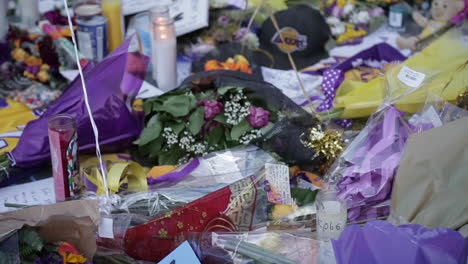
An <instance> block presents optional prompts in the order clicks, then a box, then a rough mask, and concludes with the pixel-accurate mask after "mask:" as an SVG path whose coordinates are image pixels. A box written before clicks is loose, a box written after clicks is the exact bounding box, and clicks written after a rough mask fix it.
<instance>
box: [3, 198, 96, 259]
mask: <svg viewBox="0 0 468 264" xmlns="http://www.w3.org/2000/svg"><path fill="white" fill-rule="evenodd" d="M99 220H100V214H99V209H98V204H97V201H93V200H79V201H69V202H63V203H57V204H51V205H45V206H35V207H30V208H26V209H24V210H18V211H13V212H8V213H4V214H0V241H2V240H3V239H5V238H6V237H7V236H9V235H10V234H12V233H13V232H15V231H16V230H19V229H21V228H22V227H23V226H25V225H27V226H30V227H39V234H40V235H41V237H42V238H43V239H44V240H45V241H46V242H53V241H66V242H69V243H71V244H73V245H74V246H75V247H76V248H77V249H78V250H79V251H80V252H82V253H83V254H84V255H85V256H86V258H88V259H92V258H93V255H94V253H95V252H96V249H97V247H96V238H95V232H96V229H97V226H98V224H99Z"/></svg>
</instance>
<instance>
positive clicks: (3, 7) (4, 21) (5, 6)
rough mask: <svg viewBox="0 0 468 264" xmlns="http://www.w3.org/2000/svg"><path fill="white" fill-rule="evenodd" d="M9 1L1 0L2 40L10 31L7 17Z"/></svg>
mask: <svg viewBox="0 0 468 264" xmlns="http://www.w3.org/2000/svg"><path fill="white" fill-rule="evenodd" d="M7 9H8V1H7V0H0V41H1V40H4V39H5V36H6V34H7V32H8V20H7V18H6V14H7Z"/></svg>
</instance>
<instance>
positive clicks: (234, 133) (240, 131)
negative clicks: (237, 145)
mask: <svg viewBox="0 0 468 264" xmlns="http://www.w3.org/2000/svg"><path fill="white" fill-rule="evenodd" d="M252 129H253V127H251V126H250V124H249V122H248V121H247V119H244V120H242V121H241V122H240V123H239V124H237V125H235V126H234V127H233V128H232V130H231V138H232V139H233V140H238V139H239V138H240V137H241V136H242V135H244V134H245V133H246V132H248V131H250V130H252Z"/></svg>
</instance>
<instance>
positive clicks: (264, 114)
mask: <svg viewBox="0 0 468 264" xmlns="http://www.w3.org/2000/svg"><path fill="white" fill-rule="evenodd" d="M248 119H249V124H250V125H251V126H252V127H253V128H262V127H264V126H266V125H267V124H268V120H269V119H270V112H269V111H268V110H265V109H263V108H261V107H255V106H251V107H250V114H249V117H248Z"/></svg>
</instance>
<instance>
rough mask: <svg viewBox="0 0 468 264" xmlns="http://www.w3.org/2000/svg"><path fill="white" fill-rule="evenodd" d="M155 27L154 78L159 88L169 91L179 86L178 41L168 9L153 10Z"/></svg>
mask: <svg viewBox="0 0 468 264" xmlns="http://www.w3.org/2000/svg"><path fill="white" fill-rule="evenodd" d="M151 20H152V27H153V48H152V64H153V78H154V79H155V80H156V82H157V83H158V87H159V88H160V89H161V90H163V91H169V90H172V89H174V88H176V86H177V66H176V61H177V40H176V34H175V28H174V20H173V19H172V18H171V17H169V13H168V10H167V8H163V9H161V7H158V8H154V9H152V10H151Z"/></svg>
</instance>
